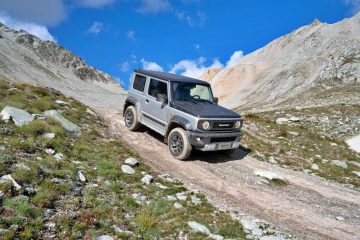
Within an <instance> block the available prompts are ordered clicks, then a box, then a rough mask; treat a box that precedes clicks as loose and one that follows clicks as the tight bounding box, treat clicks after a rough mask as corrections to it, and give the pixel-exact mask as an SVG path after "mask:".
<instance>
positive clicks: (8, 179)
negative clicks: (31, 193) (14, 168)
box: [0, 174, 21, 191]
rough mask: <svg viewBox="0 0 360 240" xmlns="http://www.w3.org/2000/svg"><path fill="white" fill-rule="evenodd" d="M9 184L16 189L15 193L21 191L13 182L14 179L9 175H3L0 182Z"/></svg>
mask: <svg viewBox="0 0 360 240" xmlns="http://www.w3.org/2000/svg"><path fill="white" fill-rule="evenodd" d="M6 181H8V182H11V184H12V185H13V186H14V188H15V189H16V191H19V190H20V189H21V186H20V185H19V184H18V183H17V182H16V181H15V179H14V178H13V177H12V176H11V175H10V174H7V175H4V176H2V177H1V178H0V182H6Z"/></svg>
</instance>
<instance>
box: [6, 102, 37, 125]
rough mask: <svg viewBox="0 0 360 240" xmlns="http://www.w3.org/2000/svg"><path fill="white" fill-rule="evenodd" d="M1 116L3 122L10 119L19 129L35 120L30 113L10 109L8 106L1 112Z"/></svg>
mask: <svg viewBox="0 0 360 240" xmlns="http://www.w3.org/2000/svg"><path fill="white" fill-rule="evenodd" d="M0 114H1V116H2V120H4V121H6V122H7V121H9V120H10V119H12V121H13V122H14V124H15V125H16V126H18V127H21V126H23V125H25V124H27V123H29V122H31V121H33V120H34V118H35V117H34V116H33V115H31V114H30V113H28V112H26V111H24V110H22V109H18V108H14V107H10V106H6V107H5V108H4V109H3V110H2V111H1V113H0Z"/></svg>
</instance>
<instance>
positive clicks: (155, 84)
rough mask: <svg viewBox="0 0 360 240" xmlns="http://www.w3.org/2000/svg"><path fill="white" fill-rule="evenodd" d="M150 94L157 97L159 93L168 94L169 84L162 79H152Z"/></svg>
mask: <svg viewBox="0 0 360 240" xmlns="http://www.w3.org/2000/svg"><path fill="white" fill-rule="evenodd" d="M148 94H149V95H150V96H153V97H154V98H157V96H158V95H159V94H165V95H167V84H166V83H165V82H162V81H158V80H155V79H151V80H150V85H149V91H148Z"/></svg>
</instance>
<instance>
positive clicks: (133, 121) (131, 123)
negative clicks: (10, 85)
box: [124, 106, 140, 131]
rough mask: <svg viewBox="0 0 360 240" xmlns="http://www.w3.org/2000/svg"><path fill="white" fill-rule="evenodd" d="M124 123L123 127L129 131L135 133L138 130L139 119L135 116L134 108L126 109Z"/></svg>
mask: <svg viewBox="0 0 360 240" xmlns="http://www.w3.org/2000/svg"><path fill="white" fill-rule="evenodd" d="M124 121H125V126H126V127H127V128H128V129H129V130H130V131H136V130H137V129H139V126H140V123H139V118H138V115H137V111H136V108H135V107H134V106H129V107H127V108H126V110H125V114H124Z"/></svg>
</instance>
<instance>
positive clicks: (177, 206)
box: [174, 202, 183, 209]
mask: <svg viewBox="0 0 360 240" xmlns="http://www.w3.org/2000/svg"><path fill="white" fill-rule="evenodd" d="M174 208H176V209H180V208H183V205H181V204H180V203H178V202H176V203H174Z"/></svg>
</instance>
